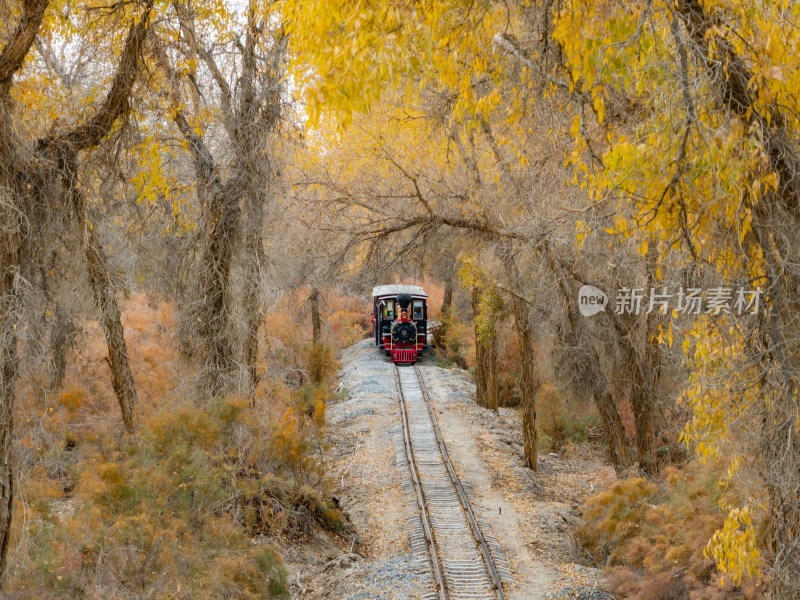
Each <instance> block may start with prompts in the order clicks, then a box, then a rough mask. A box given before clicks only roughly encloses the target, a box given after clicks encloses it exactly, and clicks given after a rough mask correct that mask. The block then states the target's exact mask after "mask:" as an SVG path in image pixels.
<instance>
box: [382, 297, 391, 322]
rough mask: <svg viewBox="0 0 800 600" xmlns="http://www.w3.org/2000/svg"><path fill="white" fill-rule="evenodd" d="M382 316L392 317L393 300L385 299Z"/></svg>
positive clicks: (385, 317)
mask: <svg viewBox="0 0 800 600" xmlns="http://www.w3.org/2000/svg"><path fill="white" fill-rule="evenodd" d="M383 318H384V319H394V300H386V304H384V305H383Z"/></svg>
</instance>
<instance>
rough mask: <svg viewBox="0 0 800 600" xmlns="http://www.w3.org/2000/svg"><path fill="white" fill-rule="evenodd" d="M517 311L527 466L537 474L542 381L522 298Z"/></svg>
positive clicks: (514, 308)
mask: <svg viewBox="0 0 800 600" xmlns="http://www.w3.org/2000/svg"><path fill="white" fill-rule="evenodd" d="M511 309H512V311H513V312H514V324H515V326H516V330H517V338H518V339H519V358H520V379H519V388H520V396H521V397H522V436H523V441H524V448H525V466H526V467H529V468H531V469H533V470H534V471H536V470H537V469H538V465H537V448H538V446H537V434H536V392H537V391H538V389H539V381H538V378H537V377H536V374H535V368H536V367H535V360H536V357H535V355H534V350H533V336H532V334H531V324H530V312H529V309H528V306H527V305H526V304H525V302H523V301H522V300H521V299H519V298H513V299H512V300H511Z"/></svg>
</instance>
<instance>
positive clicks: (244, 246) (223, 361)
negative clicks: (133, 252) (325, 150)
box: [155, 3, 285, 396]
mask: <svg viewBox="0 0 800 600" xmlns="http://www.w3.org/2000/svg"><path fill="white" fill-rule="evenodd" d="M174 8H175V10H176V13H177V18H178V21H179V24H180V31H181V35H182V38H183V40H184V41H185V42H186V44H185V45H181V46H180V47H179V48H177V49H175V51H174V53H175V57H174V60H175V62H179V61H183V62H185V64H186V65H188V68H187V69H186V72H185V73H182V72H179V71H178V70H177V69H176V67H175V66H174V65H173V64H171V62H170V57H169V56H168V50H170V51H171V50H172V49H171V48H170V47H169V46H168V45H167V44H166V43H164V42H161V43H159V45H158V47H157V48H156V50H155V54H156V59H157V62H158V64H159V65H160V67H161V69H162V70H163V72H164V74H165V76H166V80H167V81H166V88H167V91H166V93H167V95H168V97H169V98H170V102H171V104H172V114H173V121H174V123H175V126H176V127H177V128H178V130H179V131H180V133H181V135H182V136H183V138H184V140H185V143H186V146H187V150H188V151H189V153H190V156H191V161H192V164H193V168H194V172H195V177H196V192H197V195H198V198H199V203H200V205H201V207H202V213H203V216H202V221H201V233H200V247H201V250H200V258H199V261H198V263H197V265H196V271H195V285H194V286H193V289H192V292H191V299H190V307H191V308H190V310H189V311H187V312H186V314H185V335H186V336H187V337H196V338H199V351H200V353H201V354H202V356H203V357H204V361H205V369H204V381H205V383H206V384H207V389H208V390H210V392H211V393H212V394H218V393H221V392H222V391H224V390H225V389H226V388H227V387H228V382H229V378H230V377H231V376H232V375H234V373H235V370H236V366H237V364H238V363H239V360H238V357H239V356H243V357H244V364H245V370H246V375H247V378H248V381H249V384H248V385H249V390H250V391H249V393H250V394H251V396H252V395H253V394H255V389H256V386H257V383H258V378H257V359H258V329H259V326H260V324H261V319H260V316H259V315H260V293H259V292H260V289H261V280H262V274H263V268H264V266H265V261H266V257H265V254H264V249H263V237H264V217H265V207H266V205H267V204H269V202H271V200H272V196H271V192H272V189H273V184H274V178H275V172H274V169H273V166H272V164H271V161H272V159H273V158H274V151H272V150H271V148H270V147H269V144H270V143H274V140H273V139H272V138H271V137H270V136H271V135H272V133H273V132H274V131H275V129H276V128H277V127H278V124H279V120H280V117H281V94H282V89H283V88H282V83H281V74H282V61H283V53H284V48H285V36H284V35H283V33H282V27H277V28H276V29H275V30H274V31H270V30H269V29H268V26H269V16H268V15H260V14H259V12H258V10H257V8H258V7H257V6H256V5H255V4H254V3H251V4H250V5H249V7H248V10H247V17H246V25H245V31H244V44H242V43H241V42H239V41H238V40H237V41H236V42H235V43H234V44H233V46H234V48H235V50H236V52H237V53H238V56H237V58H238V61H239V64H238V65H236V64H233V65H226V64H224V63H219V62H218V61H219V58H218V57H217V56H216V55H215V53H214V52H212V50H211V49H209V48H206V47H205V46H204V44H205V42H204V41H203V39H202V38H199V37H198V35H197V33H196V28H197V23H196V22H195V15H194V12H193V10H194V8H193V6H192V5H191V3H189V4H180V3H178V4H175V5H174ZM215 33H217V34H218V35H220V37H225V36H226V35H232V32H215ZM223 34H224V35H223ZM164 37H165V38H168V32H164ZM198 62H202V64H203V65H204V66H205V71H204V72H201V71H200V70H199V68H198ZM220 65H222V66H220ZM234 79H235V83H234V82H233V81H232V80H234ZM209 80H210V81H212V82H213V85H214V86H215V87H216V90H215V92H216V93H217V94H219V96H220V105H221V127H222V130H223V131H224V134H225V136H226V139H227V144H228V148H229V149H230V150H231V153H232V155H233V156H232V159H231V160H230V163H229V164H225V163H223V162H222V161H221V160H220V159H219V158H215V152H214V151H213V149H212V147H210V145H209V144H208V143H207V142H206V140H205V136H204V132H203V129H202V126H201V123H202V118H203V116H202V115H203V112H204V111H205V110H206V109H205V108H204V107H203V106H201V105H200V104H199V103H195V106H194V108H195V110H196V112H197V114H195V115H191V114H189V113H188V112H187V111H186V109H185V107H186V106H187V105H188V104H189V103H188V102H187V101H186V99H185V97H186V96H189V97H192V96H193V93H192V92H193V90H195V89H196V88H197V86H198V85H199V82H206V81H209ZM212 125H217V124H216V123H213V122H212V123H209V124H208V127H209V128H210V127H211V126H212ZM223 173H224V174H225V175H223ZM240 253H243V254H244V256H243V257H242V259H243V263H244V264H243V271H244V277H245V280H246V282H245V284H244V285H243V286H242V291H241V294H242V296H241V300H240V302H241V308H242V314H243V315H244V319H245V321H246V326H245V331H244V343H243V344H242V346H241V347H238V348H237V347H236V338H237V336H236V335H235V333H234V331H233V324H232V315H233V311H234V306H235V304H236V302H235V297H236V295H237V291H236V290H235V289H234V285H233V283H232V277H233V273H234V269H235V267H236V264H237V260H238V259H239V255H240ZM193 334H194V336H193Z"/></svg>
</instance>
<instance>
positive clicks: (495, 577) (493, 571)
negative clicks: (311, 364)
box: [395, 365, 506, 600]
mask: <svg viewBox="0 0 800 600" xmlns="http://www.w3.org/2000/svg"><path fill="white" fill-rule="evenodd" d="M414 373H415V374H416V376H417V381H418V382H419V387H420V390H422V397H423V398H424V399H425V405H426V406H427V408H428V414H429V415H430V418H431V425H432V427H433V434H434V436H436V441H437V442H438V444H439V450H440V452H441V453H442V458H443V459H444V463H445V466H446V467H447V472H448V473H449V474H450V480H451V481H452V482H453V485H454V486H455V488H456V492H457V493H458V498H459V500H460V501H461V506H462V507H463V508H464V512H465V513H466V514H467V519H468V520H469V524H470V526H471V527H472V533H473V535H474V536H475V539H476V540H477V542H478V544H479V546H480V548H481V553H482V554H483V560H484V562H485V563H486V568H487V570H488V571H489V575H490V576H491V578H492V583H493V584H494V586H495V589H496V591H497V596H498V599H499V600H506V595H505V593H504V592H503V583H502V582H501V580H500V575H499V573H498V572H497V568H496V566H495V562H494V559H493V558H492V553H491V552H489V546H488V545H487V544H486V540H485V539H484V537H483V533H482V532H481V528H480V527H479V526H478V520H477V519H476V518H475V514H474V513H473V512H472V507H471V506H470V503H469V500H468V499H467V495H466V493H465V492H464V487H463V486H462V485H461V480H460V479H459V478H458V476H457V475H456V472H455V469H453V463H451V462H450V456H449V455H448V453H447V446H445V443H444V440H443V439H442V433H441V430H440V429H439V421H438V420H437V419H436V413H435V412H434V410H433V403H432V402H431V397H430V394H429V393H428V388H427V386H426V385H425V380H424V379H423V377H422V373H421V372H420V370H419V367H417V365H414ZM395 378H396V379H397V382H398V385H399V382H400V380H399V375H398V374H397V366H396V365H395Z"/></svg>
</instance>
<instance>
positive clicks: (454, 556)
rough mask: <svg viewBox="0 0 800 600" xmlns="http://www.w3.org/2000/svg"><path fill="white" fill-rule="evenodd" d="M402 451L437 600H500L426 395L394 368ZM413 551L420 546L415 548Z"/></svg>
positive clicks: (416, 380) (415, 379) (416, 376)
mask: <svg viewBox="0 0 800 600" xmlns="http://www.w3.org/2000/svg"><path fill="white" fill-rule="evenodd" d="M395 383H396V384H397V390H398V398H399V404H400V420H401V423H402V430H403V445H404V448H405V456H406V462H407V464H408V469H409V473H410V476H411V484H412V487H413V491H414V496H415V499H416V504H417V507H418V508H419V516H420V521H421V523H422V535H423V536H424V546H425V547H426V548H427V551H428V555H429V557H430V566H431V570H432V572H433V578H434V586H435V588H436V590H435V592H434V593H433V594H432V595H431V597H433V598H437V599H438V600H459V599H464V600H466V599H469V600H479V599H480V600H505V594H504V592H503V583H502V577H501V573H500V572H499V570H498V567H497V565H496V564H495V559H494V557H493V555H492V552H491V551H490V547H489V546H490V545H491V542H493V541H494V540H490V543H489V544H487V539H486V537H485V536H484V534H483V532H482V531H481V527H480V524H479V522H478V519H477V518H476V517H475V514H474V511H473V509H472V507H471V506H470V503H469V500H468V498H467V494H466V492H465V490H464V486H463V485H462V483H461V481H460V480H459V479H458V476H457V475H456V472H455V469H453V465H452V463H451V462H450V457H449V455H448V453H447V447H446V446H445V443H444V440H443V439H442V435H441V431H440V429H439V424H438V421H437V419H436V414H435V413H434V410H433V404H432V403H431V399H430V394H429V393H428V389H427V387H426V386H425V381H424V379H423V377H422V373H421V372H420V371H419V369H418V368H417V367H416V366H414V367H413V370H412V369H411V368H408V367H404V368H403V369H400V368H399V367H397V365H395ZM419 545H422V542H420V544H419Z"/></svg>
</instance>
